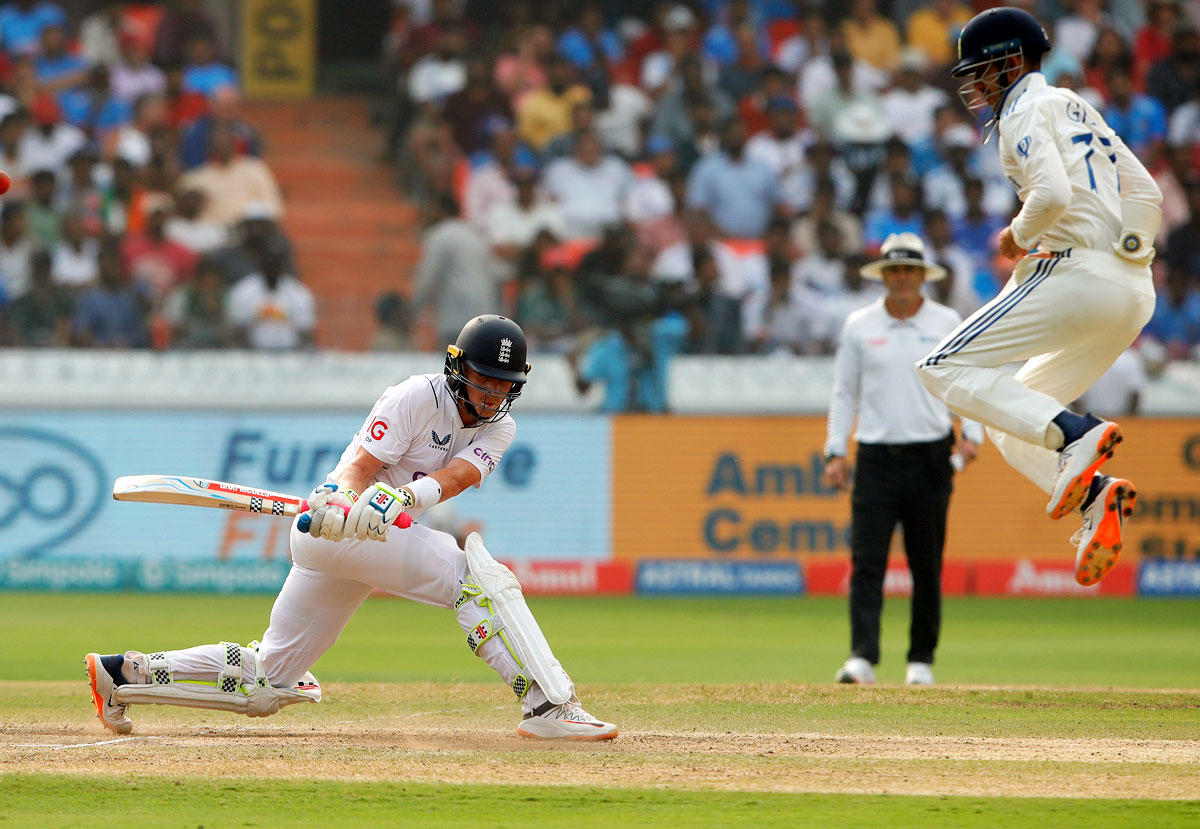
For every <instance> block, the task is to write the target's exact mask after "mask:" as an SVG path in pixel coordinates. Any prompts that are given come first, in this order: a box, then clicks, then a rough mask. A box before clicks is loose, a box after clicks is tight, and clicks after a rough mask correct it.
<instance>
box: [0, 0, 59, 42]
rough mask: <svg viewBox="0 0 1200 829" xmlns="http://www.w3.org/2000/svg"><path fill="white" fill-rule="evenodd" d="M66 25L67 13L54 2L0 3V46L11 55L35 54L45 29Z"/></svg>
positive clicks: (24, 1)
mask: <svg viewBox="0 0 1200 829" xmlns="http://www.w3.org/2000/svg"><path fill="white" fill-rule="evenodd" d="M47 26H58V27H60V28H63V29H65V28H66V26H67V13H66V12H65V11H63V10H62V9H61V8H60V7H59V6H57V5H56V4H54V3H38V2H36V0H14V2H12V3H5V4H4V5H3V6H0V47H2V48H3V49H4V51H5V52H7V53H8V54H10V55H32V54H35V53H36V52H37V50H38V44H39V43H40V42H41V37H42V29H44V28H46V27H47Z"/></svg>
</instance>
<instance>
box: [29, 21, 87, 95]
mask: <svg viewBox="0 0 1200 829" xmlns="http://www.w3.org/2000/svg"><path fill="white" fill-rule="evenodd" d="M40 42H41V51H40V52H39V53H38V55H37V57H35V58H34V59H33V77H34V78H35V79H36V80H37V82H38V85H39V86H41V87H42V88H43V89H46V90H49V91H51V92H56V91H58V90H60V89H70V88H71V87H73V86H78V85H79V84H81V83H83V81H84V79H85V78H86V77H87V70H88V62H87V60H86V59H84V58H83V57H81V56H79V55H72V54H71V53H70V52H68V51H67V35H66V33H65V32H64V31H63V28H62V26H59V25H57V24H51V25H49V26H45V27H43V28H42V35H41V38H40Z"/></svg>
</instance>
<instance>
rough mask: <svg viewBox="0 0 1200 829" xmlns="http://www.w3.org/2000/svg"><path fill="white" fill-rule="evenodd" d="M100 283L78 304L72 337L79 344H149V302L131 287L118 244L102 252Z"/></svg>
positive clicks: (72, 327) (82, 297) (72, 322)
mask: <svg viewBox="0 0 1200 829" xmlns="http://www.w3.org/2000/svg"><path fill="white" fill-rule="evenodd" d="M99 266H100V281H99V284H97V285H96V287H94V288H91V289H90V290H87V291H85V292H84V293H83V294H81V295H80V296H79V298H78V299H77V300H76V301H75V309H74V312H73V313H72V315H71V336H72V339H73V340H74V342H75V344H76V345H83V346H96V347H99V348H140V347H144V346H146V345H147V344H148V343H149V333H148V331H147V328H146V301H145V297H144V296H143V295H142V294H140V293H139V291H138V289H137V288H136V287H135V286H134V285H133V284H131V282H130V279H129V275H128V273H126V271H125V267H124V265H123V264H122V263H121V254H120V250H119V248H118V247H117V244H116V243H115V242H109V243H106V244H105V245H104V246H103V247H102V248H101V249H100V257H99Z"/></svg>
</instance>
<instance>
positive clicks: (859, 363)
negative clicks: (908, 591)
mask: <svg viewBox="0 0 1200 829" xmlns="http://www.w3.org/2000/svg"><path fill="white" fill-rule="evenodd" d="M880 254H881V257H882V258H880V259H879V260H877V261H875V262H871V263H869V264H867V265H864V266H863V268H862V271H861V273H862V275H863V276H864V277H866V278H868V279H881V280H883V283H884V287H885V288H886V289H887V293H886V294H885V296H883V297H881V298H880V299H878V300H876V301H875V302H873V303H871V304H870V305H868V306H866V307H865V308H862V309H860V310H858V311H855V312H854V313H853V314H851V315H850V316H849V317H848V318H847V319H846V323H845V325H844V326H843V328H842V335H841V341H840V342H839V344H838V350H837V357H836V360H835V364H834V386H833V399H832V400H831V402H830V404H829V423H828V431H827V438H826V442H825V475H824V482H825V484H826V485H827V486H831V487H833V488H835V489H839V490H842V489H846V488H847V487H848V486H849V485H850V480H851V469H850V462H849V460H848V459H847V456H846V453H847V445H848V442H849V438H850V432H851V429H852V428H853V426H854V422H855V419H856V418H857V420H858V429H857V432H856V434H855V439H856V440H857V442H858V470H857V473H856V474H855V475H854V476H853V478H854V487H853V491H852V493H851V498H850V504H851V524H850V552H851V574H850V642H851V655H850V658H849V659H847V660H846V662H845V664H844V665H842V667H841V669H840V670H839V671H838V672H837V676H836V678H837V681H838V682H857V683H872V682H874V681H875V670H874V666H875V665H876V664H878V662H879V617H880V613H881V612H882V610H883V580H884V575H885V574H886V572H887V559H888V547H889V546H890V545H891V539H892V533H893V531H894V530H895V528H896V524H897V523H899V524H901V525H902V526H903V529H904V551H905V554H906V556H907V557H908V569H909V571H910V572H911V573H912V581H913V593H912V624H911V627H910V628H909V649H908V670H907V672H906V674H905V682H906V683H908V684H910V685H932V684H933V669H932V665H933V652H934V649H935V648H936V647H937V642H938V630H939V628H940V626H941V617H942V587H941V574H942V548H943V546H944V544H945V540H946V511H947V509H948V508H949V506H950V491H951V488H952V480H951V479H952V477H953V475H954V471H953V465H952V464H957V465H959V466H961V465H963V464H966V463H969V462H970V461H972V460H973V459H974V458H975V455H976V454H977V453H978V451H979V445H980V443H981V442H982V440H983V427H981V426H980V425H979V424H977V423H974V422H971V421H965V420H964V421H963V423H962V431H963V438H962V440H960V441H958V443H957V444H955V442H954V432H953V429H952V422H951V414H950V411H949V410H948V409H947V408H946V406H945V404H943V403H942V402H941V401H939V400H937V399H936V398H935V397H934V396H933V395H931V394H930V393H929V392H927V391H926V390H925V387H924V386H922V385H921V381H920V379H919V378H918V377H917V372H916V369H915V368H914V366H915V363H916V361H917V360H920V359H921V357H922V356H924V355H925V354H927V353H928V352H929V350H930V349H931V348H932V347H933V346H934V345H936V344H937V343H939V342H941V340H942V339H943V338H944V337H945V336H946V335H947V334H949V333H950V332H951V331H953V330H954V329H955V328H956V327H957V326H958V324H959V323H960V322H962V319H961V318H960V317H959V315H958V314H957V313H956V312H955V311H953V310H951V309H950V308H947V307H946V306H944V305H939V304H938V303H936V302H934V301H933V300H932V299H929V298H928V297H926V296H924V295H923V294H922V292H921V286H922V285H923V284H924V283H925V282H926V281H934V280H937V279H942V278H944V277H945V276H946V270H945V269H944V268H942V267H941V266H939V265H936V264H934V263H932V262H929V261H928V260H927V259H926V258H925V245H924V243H923V242H922V241H921V237H919V236H917V235H916V234H915V233H893V234H892V235H891V236H889V237H888V238H887V240H886V241H884V243H883V247H882V248H881V250H880ZM952 454H953V455H954V456H957V457H956V458H955V460H954V461H952V459H951V458H952Z"/></svg>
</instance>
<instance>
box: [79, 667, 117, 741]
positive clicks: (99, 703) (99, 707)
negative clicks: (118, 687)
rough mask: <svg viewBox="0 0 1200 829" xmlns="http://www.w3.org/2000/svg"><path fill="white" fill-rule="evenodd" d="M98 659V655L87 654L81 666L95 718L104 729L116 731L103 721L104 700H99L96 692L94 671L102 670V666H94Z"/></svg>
mask: <svg viewBox="0 0 1200 829" xmlns="http://www.w3.org/2000/svg"><path fill="white" fill-rule="evenodd" d="M99 659H100V655H99V654H96V653H89V654H88V655H87V656H85V657H84V658H83V664H84V665H85V666H87V675H88V688H89V689H90V690H91V692H92V704H93V705H95V706H96V716H97V717H99V719H100V722H101V723H102V724H103V725H104V727H105V728H108V729H111V730H112V731H116V729H115V728H113V727H112V726H111V725H109V724H108V722H107V721H106V720H105V719H104V700H103V699H101V698H100V694H99V692H98V691H97V690H96V669H97V668H100V669H101V670H103V667H102V666H98V665H97V664H96V663H97V661H98V660H99Z"/></svg>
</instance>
